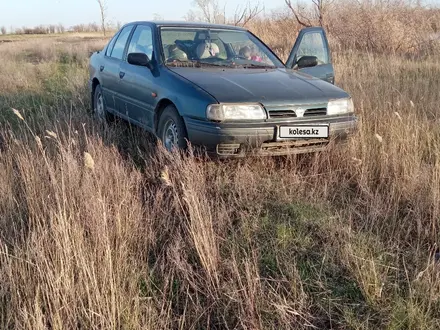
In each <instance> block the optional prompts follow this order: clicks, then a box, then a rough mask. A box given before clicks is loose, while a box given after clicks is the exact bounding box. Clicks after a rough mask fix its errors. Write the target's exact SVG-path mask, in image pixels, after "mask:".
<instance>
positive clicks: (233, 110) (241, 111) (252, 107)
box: [206, 104, 267, 121]
mask: <svg viewBox="0 0 440 330" xmlns="http://www.w3.org/2000/svg"><path fill="white" fill-rule="evenodd" d="M206 117H207V118H208V119H210V120H215V121H223V120H255V119H266V118H267V115H266V112H265V111H264V109H263V107H262V106H261V105H259V104H211V105H209V106H208V108H207V109H206Z"/></svg>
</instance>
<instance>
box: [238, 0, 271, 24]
mask: <svg viewBox="0 0 440 330" xmlns="http://www.w3.org/2000/svg"><path fill="white" fill-rule="evenodd" d="M263 10H264V7H263V6H261V4H260V3H257V4H256V5H253V6H252V5H251V3H250V2H248V3H247V5H246V6H245V7H244V8H240V7H237V9H236V10H235V14H234V19H233V24H234V25H241V26H245V25H246V24H247V23H249V22H250V21H251V20H252V19H254V18H255V17H257V16H258V15H259V14H260V13H261V12H262V11H263Z"/></svg>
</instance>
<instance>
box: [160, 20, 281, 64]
mask: <svg viewBox="0 0 440 330" xmlns="http://www.w3.org/2000/svg"><path fill="white" fill-rule="evenodd" d="M161 40H162V47H163V54H164V57H165V63H166V65H171V66H185V67H202V66H218V67H224V68H276V67H283V64H282V63H281V62H280V61H279V60H278V59H277V58H276V56H274V55H273V54H272V53H271V51H270V50H269V49H268V48H267V46H265V45H264V44H263V43H261V42H260V41H259V40H258V39H256V38H255V37H254V36H252V34H250V33H248V32H246V31H238V30H221V29H205V28H184V27H172V28H171V27H169V28H165V27H163V28H161Z"/></svg>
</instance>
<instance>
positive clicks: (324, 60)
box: [286, 27, 335, 84]
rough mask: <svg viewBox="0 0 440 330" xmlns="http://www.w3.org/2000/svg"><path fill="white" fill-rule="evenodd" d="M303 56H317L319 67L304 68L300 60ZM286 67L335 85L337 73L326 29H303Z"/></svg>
mask: <svg viewBox="0 0 440 330" xmlns="http://www.w3.org/2000/svg"><path fill="white" fill-rule="evenodd" d="M303 56H315V57H316V58H317V65H314V66H305V67H302V66H301V61H300V60H301V58H302V57H303ZM286 66H287V67H288V68H290V69H294V70H298V71H301V72H304V73H307V74H309V75H311V76H314V77H317V78H319V79H322V80H325V81H327V82H329V83H331V84H334V83H335V73H334V70H333V65H332V59H331V52H330V48H329V46H328V40H327V36H326V34H325V31H324V29H323V28H321V27H309V28H304V29H302V30H301V31H300V33H299V35H298V38H297V39H296V42H295V44H294V46H293V49H292V52H291V53H290V56H289V58H288V60H287V62H286Z"/></svg>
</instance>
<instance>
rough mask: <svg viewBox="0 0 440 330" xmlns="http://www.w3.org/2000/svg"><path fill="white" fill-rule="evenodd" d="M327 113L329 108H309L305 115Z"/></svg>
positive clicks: (323, 114) (311, 115) (322, 114)
mask: <svg viewBox="0 0 440 330" xmlns="http://www.w3.org/2000/svg"><path fill="white" fill-rule="evenodd" d="M326 114H327V108H318V109H308V110H306V112H305V113H304V117H313V116H325V115H326Z"/></svg>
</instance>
